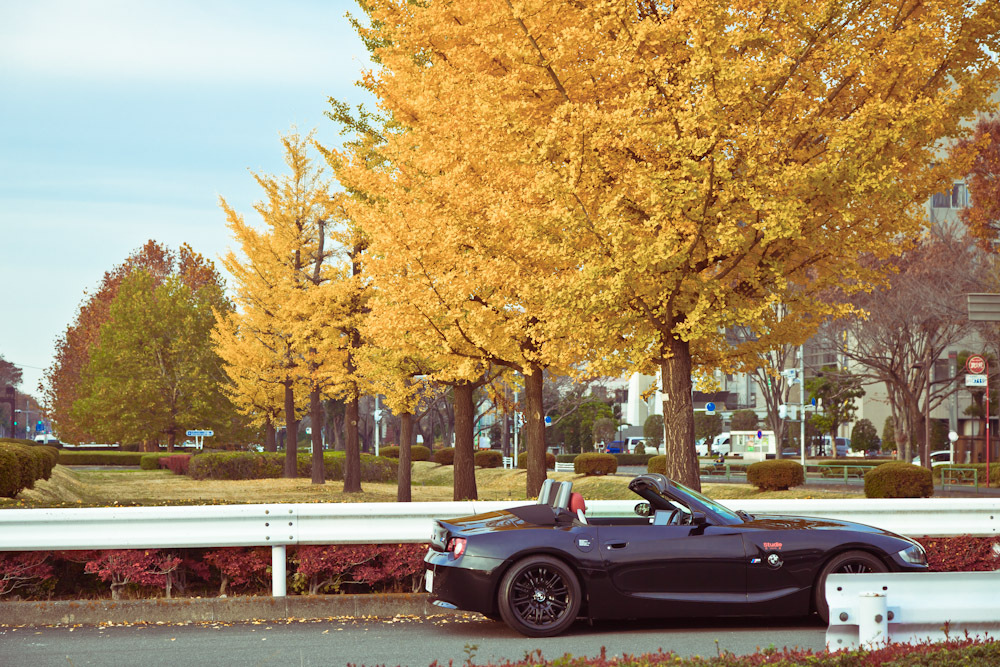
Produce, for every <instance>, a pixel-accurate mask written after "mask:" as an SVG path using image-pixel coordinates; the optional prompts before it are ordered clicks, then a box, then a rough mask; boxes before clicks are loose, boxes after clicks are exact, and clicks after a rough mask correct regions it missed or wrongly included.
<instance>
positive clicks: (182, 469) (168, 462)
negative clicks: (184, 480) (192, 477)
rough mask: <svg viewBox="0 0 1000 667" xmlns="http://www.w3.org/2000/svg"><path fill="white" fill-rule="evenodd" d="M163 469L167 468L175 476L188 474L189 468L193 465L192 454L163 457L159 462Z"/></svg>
mask: <svg viewBox="0 0 1000 667" xmlns="http://www.w3.org/2000/svg"><path fill="white" fill-rule="evenodd" d="M159 464H160V467H161V468H166V469H167V470H169V471H170V472H172V473H174V474H175V475H186V474H188V467H189V466H190V465H191V455H190V454H175V455H173V456H161V457H160V460H159Z"/></svg>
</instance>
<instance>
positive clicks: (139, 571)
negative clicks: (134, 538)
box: [84, 549, 181, 600]
mask: <svg viewBox="0 0 1000 667" xmlns="http://www.w3.org/2000/svg"><path fill="white" fill-rule="evenodd" d="M97 553H98V555H97V557H96V558H95V559H94V560H91V561H88V562H87V564H86V566H85V567H84V572H87V573H88V574H96V575H97V576H98V578H100V580H101V581H105V582H108V583H110V584H111V599H112V600H118V599H120V596H121V589H122V588H124V587H125V586H128V585H130V584H138V585H140V586H156V587H157V588H163V589H165V590H166V592H167V597H170V588H171V585H172V583H173V580H172V578H171V577H169V576H168V575H169V574H170V573H172V572H174V571H175V570H176V569H177V568H178V567H179V566H180V564H181V559H180V558H178V557H177V556H175V555H173V554H170V553H164V552H162V551H160V550H159V549H146V550H137V549H113V550H110V551H99V552H97Z"/></svg>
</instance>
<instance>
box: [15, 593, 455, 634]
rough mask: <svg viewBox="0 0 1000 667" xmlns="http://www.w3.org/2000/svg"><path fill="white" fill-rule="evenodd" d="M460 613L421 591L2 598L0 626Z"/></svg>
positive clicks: (268, 619)
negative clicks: (39, 599) (435, 602)
mask: <svg viewBox="0 0 1000 667" xmlns="http://www.w3.org/2000/svg"><path fill="white" fill-rule="evenodd" d="M454 613H461V612H456V611H454V610H449V609H445V608H442V607H435V606H434V605H432V604H431V602H430V597H429V596H428V595H427V594H426V593H384V594H375V595H355V594H343V595H310V596H303V595H293V596H289V597H283V598H274V597H268V596H263V595H262V596H253V597H242V596H238V597H231V598H173V599H169V600H168V599H166V598H156V599H151V600H58V601H49V602H37V601H2V602H0V626H36V625H100V624H102V623H151V624H157V623H166V624H170V623H192V622H193V623H239V622H245V621H283V620H287V619H325V618H374V617H382V618H392V617H394V616H434V615H438V614H454Z"/></svg>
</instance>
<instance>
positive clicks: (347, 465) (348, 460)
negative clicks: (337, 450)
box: [344, 394, 361, 493]
mask: <svg viewBox="0 0 1000 667" xmlns="http://www.w3.org/2000/svg"><path fill="white" fill-rule="evenodd" d="M344 430H345V431H346V433H345V438H344V439H345V440H346V444H345V446H344V493H361V450H360V449H359V448H358V396H357V394H354V395H353V396H352V397H351V398H350V399H349V400H348V401H347V414H346V416H345V418H344Z"/></svg>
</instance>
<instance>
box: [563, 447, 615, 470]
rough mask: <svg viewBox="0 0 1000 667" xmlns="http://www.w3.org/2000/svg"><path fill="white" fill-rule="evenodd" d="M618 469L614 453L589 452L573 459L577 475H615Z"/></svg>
mask: <svg viewBox="0 0 1000 667" xmlns="http://www.w3.org/2000/svg"><path fill="white" fill-rule="evenodd" d="M617 471H618V459H616V458H615V456H614V454H598V453H597V452H588V453H586V454H580V455H579V456H577V457H576V458H575V459H573V472H575V473H576V474H577V475H613V474H614V473H616V472H617Z"/></svg>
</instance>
